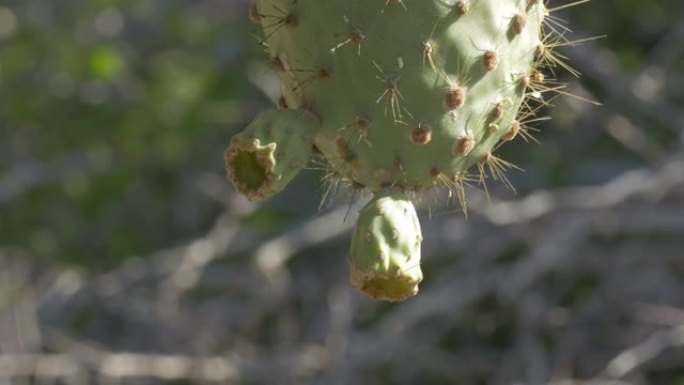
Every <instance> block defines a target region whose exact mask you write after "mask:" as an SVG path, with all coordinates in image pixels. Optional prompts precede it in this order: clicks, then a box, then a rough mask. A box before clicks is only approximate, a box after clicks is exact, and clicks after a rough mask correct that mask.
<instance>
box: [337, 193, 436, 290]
mask: <svg viewBox="0 0 684 385" xmlns="http://www.w3.org/2000/svg"><path fill="white" fill-rule="evenodd" d="M422 239H423V236H422V235H421V233H420V224H419V223H418V216H417V215H416V210H415V208H414V207H413V204H412V203H411V201H410V200H409V199H408V198H407V197H406V195H405V194H404V193H403V192H401V191H399V190H395V189H391V188H390V189H383V190H381V191H380V192H378V193H376V194H375V196H374V197H373V199H372V200H371V201H370V202H369V203H368V204H367V205H366V206H365V207H364V208H363V209H362V210H361V212H360V214H359V219H358V223H357V225H356V230H355V231H354V235H353V237H352V243H351V250H350V252H349V265H350V273H351V274H350V275H351V282H352V285H353V286H354V287H355V288H357V289H359V290H360V291H362V292H364V293H366V294H367V295H368V296H370V297H371V298H374V299H382V300H389V301H401V300H404V299H406V298H408V297H410V296H412V295H415V294H416V293H417V292H418V284H419V283H420V281H421V280H422V279H423V273H422V272H421V270H420V242H421V241H422Z"/></svg>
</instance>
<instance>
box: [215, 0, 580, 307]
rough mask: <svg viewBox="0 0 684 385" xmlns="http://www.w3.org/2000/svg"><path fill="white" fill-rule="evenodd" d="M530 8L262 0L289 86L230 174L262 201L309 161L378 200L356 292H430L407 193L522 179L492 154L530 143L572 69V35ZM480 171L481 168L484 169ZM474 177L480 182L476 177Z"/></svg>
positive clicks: (356, 270) (369, 212) (261, 18)
mask: <svg viewBox="0 0 684 385" xmlns="http://www.w3.org/2000/svg"><path fill="white" fill-rule="evenodd" d="M583 2H585V1H578V2H576V3H570V4H567V5H565V6H558V7H556V8H555V9H549V8H547V7H546V6H545V4H544V3H543V2H542V1H540V0H536V1H532V0H471V1H467V0H461V1H449V0H420V1H419V0H399V1H396V0H328V1H292V0H256V1H255V2H253V3H252V4H251V6H250V18H251V20H252V21H254V22H255V23H258V24H259V25H260V28H261V29H262V30H263V33H264V37H263V40H262V41H261V42H260V43H261V44H262V45H263V47H265V49H266V51H267V52H268V54H269V56H270V59H269V60H270V65H271V67H272V69H273V70H274V71H275V72H277V74H278V76H279V79H280V81H281V89H282V95H281V97H280V98H279V102H278V107H279V109H273V110H269V111H265V112H262V113H261V114H260V115H259V116H258V117H257V118H256V119H255V120H254V122H253V123H251V124H250V125H249V127H247V128H246V129H245V130H244V131H243V132H242V133H240V134H238V135H236V136H235V137H234V138H233V139H232V141H231V144H230V146H229V147H228V149H227V150H226V167H227V171H228V176H229V178H230V179H231V180H232V181H233V182H234V184H235V186H236V187H237V189H238V190H240V191H241V192H242V193H244V194H245V195H246V196H247V197H249V198H250V199H253V200H262V199H266V198H268V197H269V196H271V195H273V194H275V193H277V192H279V191H280V190H282V189H283V188H284V187H285V185H286V184H287V183H288V182H289V181H290V180H291V179H292V178H293V177H294V176H295V174H296V173H297V172H299V171H300V170H301V169H302V168H303V167H304V166H305V165H306V164H307V162H308V161H309V158H310V156H311V154H312V147H313V148H315V150H316V151H317V152H320V153H321V154H322V156H323V157H325V159H326V160H327V163H328V165H329V166H328V167H329V175H331V176H332V177H331V179H333V182H335V181H347V182H351V184H353V185H354V186H356V187H358V188H362V189H365V190H367V191H371V192H372V193H373V194H374V197H373V199H372V200H371V201H370V202H369V203H368V204H367V205H366V206H365V207H364V208H363V209H362V210H361V212H360V215H359V220H358V224H357V228H356V231H355V232H354V236H353V240H352V247H351V251H350V255H349V258H350V270H351V280H352V284H353V285H354V286H355V287H356V288H357V289H359V290H360V291H362V292H364V293H366V294H367V295H369V296H370V297H372V298H375V299H382V300H390V301H398V300H404V299H406V298H408V297H410V296H412V295H414V294H416V293H417V292H418V283H419V282H420V281H421V279H422V273H421V271H420V242H421V240H422V237H421V234H420V226H419V224H418V220H417V216H416V213H415V209H414V207H413V205H412V204H411V201H410V199H409V198H408V195H413V194H414V193H420V192H423V191H426V190H428V189H431V188H433V187H443V188H446V189H448V190H449V191H450V193H452V195H453V196H456V197H459V200H460V201H461V204H462V205H463V206H464V210H465V194H464V191H463V189H464V185H465V184H466V183H468V182H472V181H475V182H479V183H482V184H484V181H485V179H486V178H492V179H495V180H500V181H502V182H503V183H505V184H506V185H509V186H510V183H509V182H508V180H507V179H506V177H505V175H504V172H505V170H506V169H507V168H510V167H512V165H511V164H510V163H508V162H506V161H504V160H502V159H499V158H497V157H496V156H495V155H494V153H495V150H497V149H498V148H499V147H500V146H501V145H502V144H504V143H506V142H508V141H512V140H514V139H515V138H517V137H522V138H523V139H525V140H529V139H532V136H531V134H530V131H529V127H528V126H527V123H530V122H534V121H537V120H540V119H541V118H539V117H538V116H537V114H538V112H539V110H540V109H542V108H543V107H545V106H547V102H546V100H547V99H545V97H544V94H545V93H546V92H560V93H564V92H563V91H562V89H563V85H562V84H559V83H557V82H556V81H554V80H553V79H548V78H547V77H546V76H545V75H544V74H543V72H542V71H543V70H544V69H545V68H553V67H557V66H561V67H563V68H566V69H569V70H571V71H572V69H571V68H570V67H569V66H567V65H566V64H565V63H564V62H562V61H561V57H560V56H558V55H557V54H555V53H554V51H553V48H555V47H558V46H561V45H565V44H570V43H571V42H569V41H567V40H565V38H564V36H563V35H564V33H565V31H566V29H565V27H563V26H562V25H560V24H558V21H557V19H556V18H554V17H553V16H552V15H551V12H553V11H555V10H556V9H561V8H566V7H568V6H571V5H575V4H579V3H583ZM474 166H475V167H474ZM471 169H475V170H476V172H477V174H472V173H471Z"/></svg>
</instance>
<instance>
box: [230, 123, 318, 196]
mask: <svg viewBox="0 0 684 385" xmlns="http://www.w3.org/2000/svg"><path fill="white" fill-rule="evenodd" d="M317 127H318V120H317V119H316V117H315V116H313V115H311V114H310V113H308V112H306V111H304V110H269V111H264V112H262V113H260V114H259V116H258V117H257V118H256V119H255V120H254V121H253V122H252V123H251V124H250V125H249V126H248V127H247V128H246V129H245V130H244V131H242V132H241V133H240V134H238V135H236V136H234V137H233V139H232V140H231V143H230V145H229V146H228V148H227V149H226V152H225V161H226V171H227V174H228V178H229V179H230V180H231V181H232V182H233V184H234V185H235V187H236V188H237V189H238V190H239V191H240V192H241V193H243V194H244V195H245V196H247V198H249V199H250V200H255V201H257V200H263V199H266V198H268V197H270V196H271V195H273V194H276V193H278V192H280V191H281V190H282V189H283V188H284V187H285V186H286V185H287V184H288V183H289V182H290V180H292V178H294V177H295V175H297V173H298V172H299V171H300V170H301V169H302V168H303V167H304V166H305V165H306V164H307V163H308V161H309V158H310V157H311V146H312V144H313V139H312V135H313V132H314V130H315V129H316V128H317Z"/></svg>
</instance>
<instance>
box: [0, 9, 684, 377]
mask: <svg viewBox="0 0 684 385" xmlns="http://www.w3.org/2000/svg"><path fill="white" fill-rule="evenodd" d="M571 1H572V0H568V1H561V0H551V1H550V4H549V7H550V8H553V7H557V6H562V5H564V4H568V3H569V2H571ZM555 15H556V16H560V17H562V18H564V19H566V20H568V21H569V22H570V25H571V26H572V29H573V31H574V32H573V33H572V34H571V37H572V38H573V39H584V38H588V37H592V36H598V35H607V38H603V39H600V40H595V41H589V42H587V43H586V44H582V45H579V46H575V47H567V48H565V49H563V50H562V53H563V54H564V55H566V56H567V57H568V58H569V59H570V62H572V64H573V66H574V67H575V68H577V69H578V70H579V71H581V72H582V74H583V75H582V77H581V78H580V79H577V78H573V77H572V76H569V75H568V74H559V76H560V77H561V78H562V79H563V80H564V81H567V82H568V83H569V90H570V91H571V92H573V93H575V94H577V95H580V96H582V97H585V98H589V99H593V100H598V101H600V102H601V103H603V106H602V107H597V106H594V105H592V104H590V103H586V102H582V101H581V100H578V99H577V98H570V97H562V98H559V99H556V100H555V102H554V104H555V105H556V108H554V109H553V110H552V111H550V112H549V114H550V115H551V116H552V117H553V120H551V121H548V122H544V123H543V124H541V125H539V126H538V128H540V130H541V132H540V133H539V134H538V136H537V138H538V139H539V140H540V142H541V144H525V143H522V142H520V141H516V143H514V144H512V145H508V146H506V147H505V149H504V153H505V154H504V157H505V159H507V160H509V161H511V162H513V163H515V164H516V165H518V166H520V167H521V168H523V169H524V170H525V171H524V172H520V171H511V172H509V173H508V177H509V178H510V179H511V181H512V183H513V184H514V185H515V186H516V188H517V193H514V192H512V191H510V190H507V189H505V188H504V186H501V185H500V184H498V183H496V182H490V183H489V191H490V193H491V196H492V202H491V203H490V202H488V201H487V199H486V197H485V196H484V195H483V194H482V192H480V191H478V190H477V189H472V191H469V203H470V210H469V215H468V218H467V219H466V218H465V217H464V215H463V213H462V212H461V211H460V209H459V208H457V207H453V206H448V205H446V204H445V199H443V198H435V199H434V201H432V202H426V203H427V204H424V205H423V207H422V209H421V210H420V215H421V222H422V226H423V233H424V237H425V241H424V243H423V245H424V246H423V271H424V273H425V276H426V279H425V281H424V282H423V284H422V285H421V292H420V293H419V295H418V296H417V297H415V298H413V299H411V300H409V301H406V302H404V303H399V304H387V303H375V302H372V301H370V300H368V299H366V298H365V297H363V296H361V295H359V294H357V293H356V292H355V291H353V289H351V288H350V285H349V282H348V269H347V265H346V252H347V247H348V242H349V240H350V229H351V227H352V225H353V224H354V221H355V215H356V211H357V210H358V208H359V207H360V205H362V204H363V203H364V201H365V200H366V199H367V198H368V196H362V195H360V194H356V195H355V196H353V194H352V193H351V192H350V191H341V192H339V193H338V194H337V195H336V196H335V197H334V198H333V199H329V200H327V201H326V202H324V204H323V205H322V207H321V208H320V209H319V201H320V199H321V197H322V195H323V189H322V187H321V183H320V179H321V177H322V175H321V172H320V171H316V170H309V171H307V172H304V173H303V175H301V176H299V177H298V178H297V179H296V180H295V181H294V183H293V184H292V185H290V186H289V187H288V189H287V190H286V191H285V192H284V193H282V194H280V195H278V196H277V197H275V198H274V199H271V200H269V201H268V202H266V203H263V204H259V205H254V204H250V203H248V202H247V201H245V200H244V199H243V198H242V197H240V196H238V195H237V194H236V193H235V190H234V189H233V187H232V186H230V185H229V184H228V183H227V182H226V181H225V180H224V172H223V154H222V152H223V149H224V147H225V145H226V144H227V143H228V140H229V138H230V137H231V135H232V134H233V133H235V132H237V131H239V130H241V129H242V128H243V127H244V126H245V125H246V124H247V123H248V122H249V121H250V120H251V119H252V118H253V117H254V115H255V114H256V113H257V112H258V111H259V110H262V109H264V108H270V106H271V105H272V102H271V101H270V100H269V97H268V89H269V81H268V74H266V73H265V71H264V70H263V63H264V61H265V55H264V54H263V52H262V50H261V49H260V48H259V47H258V46H257V44H256V42H257V40H256V38H255V37H254V36H253V34H256V33H258V31H257V30H256V29H255V26H254V25H253V24H250V23H249V22H248V19H247V1H246V0H135V1H132V0H94V1H91V0H68V1H67V0H3V1H2V2H0V385H5V384H7V385H10V384H11V385H14V384H69V385H71V384H76V385H78V384H166V383H169V384H207V383H222V384H379V385H384V384H468V385H470V384H473V385H481V384H502V385H503V384H558V385H560V384H563V385H566V384H567V385H570V384H592V385H604V384H605V385H607V384H658V385H659V384H663V385H682V384H684V109H682V108H681V107H682V106H683V105H684V104H683V103H684V3H682V2H681V1H678V0H661V1H657V2H655V1H654V2H648V1H638V0H597V1H593V2H590V3H588V4H584V5H582V6H578V7H572V8H568V9H566V10H562V11H559V12H558V13H556V14H555ZM424 203H425V202H424ZM428 205H429V206H432V210H431V213H430V211H429V210H427V206H428Z"/></svg>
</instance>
